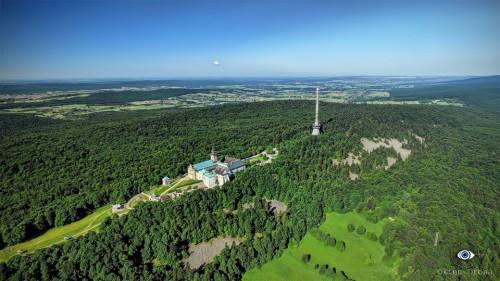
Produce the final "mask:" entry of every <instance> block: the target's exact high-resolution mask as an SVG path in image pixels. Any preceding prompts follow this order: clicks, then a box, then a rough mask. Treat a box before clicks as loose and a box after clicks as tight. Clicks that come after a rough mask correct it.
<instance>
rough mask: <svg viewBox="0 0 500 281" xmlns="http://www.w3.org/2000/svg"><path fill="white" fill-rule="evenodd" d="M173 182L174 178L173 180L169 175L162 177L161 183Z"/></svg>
mask: <svg viewBox="0 0 500 281" xmlns="http://www.w3.org/2000/svg"><path fill="white" fill-rule="evenodd" d="M171 182H172V180H171V179H170V178H169V177H163V178H162V179H161V184H162V185H168V184H170V183H171Z"/></svg>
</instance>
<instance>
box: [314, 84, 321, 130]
mask: <svg viewBox="0 0 500 281" xmlns="http://www.w3.org/2000/svg"><path fill="white" fill-rule="evenodd" d="M320 134H321V124H320V123H319V88H316V116H315V119H314V124H313V125H312V135H313V136H319V135H320Z"/></svg>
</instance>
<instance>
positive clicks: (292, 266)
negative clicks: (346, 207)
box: [243, 212, 398, 281]
mask: <svg viewBox="0 0 500 281" xmlns="http://www.w3.org/2000/svg"><path fill="white" fill-rule="evenodd" d="M349 223H353V224H354V225H355V226H356V227H357V226H359V225H363V226H365V227H366V229H367V232H374V233H375V234H377V236H379V235H380V233H381V232H382V228H383V226H384V224H386V223H389V222H388V220H387V219H385V220H383V221H380V222H378V223H377V224H373V223H370V222H368V221H367V220H366V219H365V218H364V217H363V216H361V215H360V214H357V213H347V214H338V213H333V212H332V213H327V214H326V221H325V222H324V223H323V224H322V225H321V226H320V227H319V229H320V230H321V231H323V232H326V233H329V234H330V235H331V236H333V237H335V238H336V239H337V241H339V240H343V241H345V243H346V249H345V251H343V252H341V251H339V250H338V249H336V248H335V247H331V246H327V245H326V244H325V243H324V242H322V241H320V240H318V239H316V238H315V237H314V236H313V235H312V234H311V233H310V232H308V233H307V234H306V236H305V237H304V239H302V241H301V242H300V243H299V245H298V246H295V247H291V248H289V249H287V250H286V251H285V252H284V253H283V255H282V256H281V257H279V258H277V259H274V260H272V261H271V262H268V263H266V264H265V265H263V266H262V267H261V268H260V269H252V270H250V271H248V272H247V273H245V275H244V276H243V280H245V281H252V280H268V281H272V280H286V281H295V280H297V281H298V280H300V281H303V280H341V279H340V278H338V276H339V275H340V271H341V270H342V271H344V272H345V273H346V274H347V275H348V277H349V278H351V279H354V280H356V281H369V280H374V281H380V280H389V278H390V276H391V275H392V276H393V277H394V275H395V272H396V263H397V262H398V260H395V259H394V258H393V259H392V260H391V261H387V262H385V261H382V257H383V256H384V247H383V246H382V245H381V244H380V243H379V242H378V241H372V240H369V239H368V238H367V237H366V234H364V235H359V234H357V233H356V231H354V232H349V231H347V224H349ZM304 254H310V255H311V260H310V262H308V263H307V264H306V263H304V262H302V255H304ZM315 264H319V265H322V264H328V265H329V268H331V267H332V266H333V267H335V268H336V270H337V278H335V279H333V278H332V277H330V276H328V275H321V274H319V270H318V269H315V268H314V265H315Z"/></svg>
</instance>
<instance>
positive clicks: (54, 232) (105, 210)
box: [0, 204, 111, 262]
mask: <svg viewBox="0 0 500 281" xmlns="http://www.w3.org/2000/svg"><path fill="white" fill-rule="evenodd" d="M110 215H111V204H109V205H106V206H103V207H101V208H99V209H97V210H96V211H95V212H93V213H92V214H90V215H89V216H87V217H85V218H83V219H81V220H79V221H76V222H74V223H71V224H68V225H64V226H61V227H56V228H53V229H51V230H49V231H47V232H45V233H44V234H43V235H41V236H39V237H37V238H35V239H32V240H29V241H26V242H23V243H20V244H16V245H14V246H11V247H7V248H5V249H2V250H1V251H0V262H5V261H6V260H8V259H10V258H11V257H13V256H15V255H16V254H18V253H20V252H25V251H26V252H32V251H35V250H38V249H43V248H46V247H49V246H51V245H53V244H57V243H60V242H63V241H64V237H77V236H81V235H84V234H86V233H87V232H89V231H90V230H95V229H96V228H97V227H98V226H99V225H100V224H101V223H102V222H103V221H104V219H106V218H107V217H109V216H110Z"/></svg>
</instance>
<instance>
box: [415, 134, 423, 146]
mask: <svg viewBox="0 0 500 281" xmlns="http://www.w3.org/2000/svg"><path fill="white" fill-rule="evenodd" d="M412 135H413V137H415V139H416V140H417V141H418V142H419V143H420V144H423V143H424V141H425V138H423V137H421V136H419V135H417V134H412Z"/></svg>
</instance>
